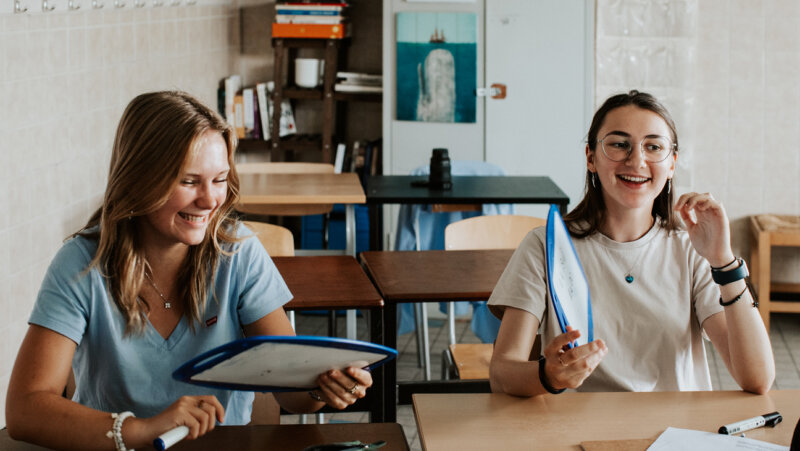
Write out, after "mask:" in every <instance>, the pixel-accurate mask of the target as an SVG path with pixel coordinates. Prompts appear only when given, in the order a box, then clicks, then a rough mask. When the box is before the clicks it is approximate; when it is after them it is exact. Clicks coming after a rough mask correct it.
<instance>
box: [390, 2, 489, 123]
mask: <svg viewBox="0 0 800 451" xmlns="http://www.w3.org/2000/svg"><path fill="white" fill-rule="evenodd" d="M477 37H478V17H477V14H475V13H451V12H447V13H429V12H403V13H397V49H396V50H397V67H396V71H397V73H396V74H395V75H396V80H397V110H396V118H397V120H400V121H423V122H475V116H476V113H475V111H476V107H477V98H476V96H475V89H476V88H477V76H478V71H477V67H478V50H477Z"/></svg>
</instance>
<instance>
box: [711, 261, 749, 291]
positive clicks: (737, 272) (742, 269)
mask: <svg viewBox="0 0 800 451" xmlns="http://www.w3.org/2000/svg"><path fill="white" fill-rule="evenodd" d="M736 262H737V263H738V264H739V266H737V267H736V268H733V269H729V270H727V271H722V270H720V269H713V268H712V269H711V278H712V279H714V282H716V283H717V284H718V285H727V284H729V283H731V282H736V281H737V280H742V279H744V278H745V277H747V276H749V275H750V273H749V272H747V264H746V263H745V262H744V260H743V259H741V258H737V259H736Z"/></svg>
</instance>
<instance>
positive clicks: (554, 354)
mask: <svg viewBox="0 0 800 451" xmlns="http://www.w3.org/2000/svg"><path fill="white" fill-rule="evenodd" d="M580 336H581V332H580V331H579V330H574V329H572V327H570V326H567V332H566V333H563V334H561V335H559V336H557V337H556V338H555V339H553V341H552V342H550V344H549V345H547V347H545V348H544V352H543V354H544V357H545V370H544V371H545V374H546V375H547V381H548V383H549V384H550V385H551V386H552V387H553V388H556V389H561V388H577V387H579V386H580V385H581V384H583V381H584V380H586V378H587V377H589V375H590V374H592V371H594V369H595V368H597V365H599V364H600V361H601V360H603V357H605V355H606V354H607V353H608V348H606V344H605V343H604V342H603V340H600V339H597V340H594V341H593V342H591V343H587V344H585V345H581V346H578V347H575V348H571V349H570V348H569V346H568V344H569V343H571V342H574V341H575V340H577V339H578V338H579V337H580Z"/></svg>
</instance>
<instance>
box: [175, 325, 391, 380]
mask: <svg viewBox="0 0 800 451" xmlns="http://www.w3.org/2000/svg"><path fill="white" fill-rule="evenodd" d="M396 356H397V351H396V350H394V349H391V348H387V347H386V346H381V345H377V344H373V343H368V342H364V341H357V340H346V339H343V338H330V337H317V336H296V337H295V336H259V337H248V338H244V339H241V340H235V341H232V342H230V343H227V344H224V345H222V346H219V347H217V348H214V349H212V350H210V351H208V352H205V353H203V354H200V355H199V356H197V357H195V358H193V359H191V360H190V361H188V362H186V363H185V364H184V365H182V366H181V367H180V368H178V369H177V370H176V371H175V372H174V373H173V374H172V376H173V377H174V378H175V379H177V380H181V381H184V382H187V383H190V384H196V385H203V386H207V387H214V388H224V389H229V390H247V391H260V392H267V391H271V392H275V391H299V390H310V389H313V388H316V387H317V385H318V384H317V382H316V381H317V376H319V375H320V374H322V373H324V372H326V371H328V370H332V369H339V370H342V369H344V368H347V367H350V366H352V367H356V368H364V369H373V368H376V367H378V366H380V365H383V364H384V363H386V362H388V361H390V360H391V359H393V358H395V357H396Z"/></svg>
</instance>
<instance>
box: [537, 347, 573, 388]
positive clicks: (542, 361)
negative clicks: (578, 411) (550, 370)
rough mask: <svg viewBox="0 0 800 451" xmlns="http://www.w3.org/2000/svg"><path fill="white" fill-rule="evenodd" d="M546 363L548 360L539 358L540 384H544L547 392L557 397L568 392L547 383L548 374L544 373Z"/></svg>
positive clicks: (542, 357)
mask: <svg viewBox="0 0 800 451" xmlns="http://www.w3.org/2000/svg"><path fill="white" fill-rule="evenodd" d="M545 362H546V360H545V358H544V356H541V357H539V382H541V383H542V387H544V389H545V390H547V392H548V393H552V394H554V395H557V394H559V393H561V392H563V391H564V390H566V388H553V386H552V385H550V383H549V382H547V374H545V372H544V364H545Z"/></svg>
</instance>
